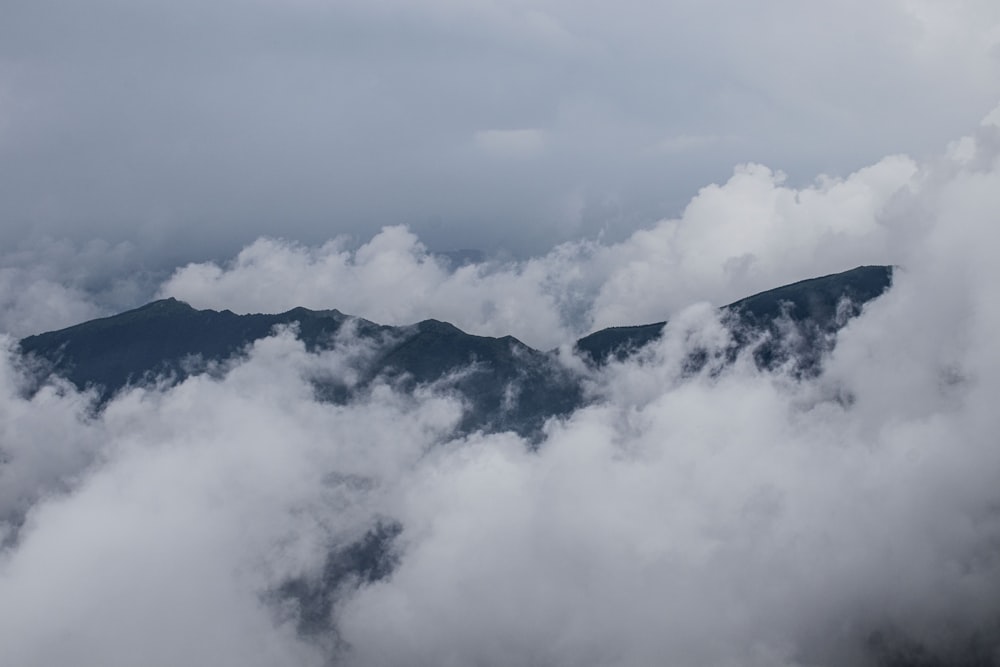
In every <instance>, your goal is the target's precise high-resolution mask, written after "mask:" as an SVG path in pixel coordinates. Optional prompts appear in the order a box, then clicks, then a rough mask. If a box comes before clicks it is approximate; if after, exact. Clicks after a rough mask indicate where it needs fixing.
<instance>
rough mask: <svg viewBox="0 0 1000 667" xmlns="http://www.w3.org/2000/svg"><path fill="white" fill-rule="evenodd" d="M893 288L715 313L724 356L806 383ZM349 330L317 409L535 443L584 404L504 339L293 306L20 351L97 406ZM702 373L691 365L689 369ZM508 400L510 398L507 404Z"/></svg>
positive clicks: (112, 319)
mask: <svg viewBox="0 0 1000 667" xmlns="http://www.w3.org/2000/svg"><path fill="white" fill-rule="evenodd" d="M891 280H892V268H891V267H887V266H861V267H857V268H855V269H851V270H849V271H845V272H842V273H837V274H830V275H827V276H820V277H817V278H810V279H806V280H802V281H798V282H795V283H790V284H788V285H784V286H781V287H777V288H774V289H772V290H766V291H763V292H758V293H756V294H753V295H751V296H749V297H746V298H744V299H740V300H738V301H735V302H733V303H731V304H729V305H726V306H722V307H721V308H720V310H721V311H723V313H724V314H725V317H726V318H727V321H728V322H729V324H730V328H731V330H732V333H733V338H734V345H733V347H732V349H730V350H729V352H728V354H729V356H730V358H731V359H734V358H735V357H736V355H737V354H739V352H740V351H741V350H743V349H745V348H746V347H748V346H754V349H753V354H754V358H755V360H756V362H757V364H758V365H759V366H761V367H762V368H774V367H776V366H778V365H780V364H782V363H785V362H788V361H791V362H792V363H793V366H794V367H795V371H796V372H799V373H806V374H808V373H815V372H816V371H817V370H818V368H819V365H820V362H821V358H822V356H823V354H825V353H826V352H828V351H829V349H831V348H832V345H833V344H834V340H833V339H834V338H835V333H836V331H837V330H839V329H840V327H842V326H843V325H844V324H845V323H846V322H847V321H848V320H849V319H850V318H852V317H855V316H856V315H858V314H859V313H860V312H861V308H862V307H863V306H864V304H865V303H867V302H869V301H871V300H872V299H874V298H876V297H878V296H879V295H881V294H882V293H883V292H884V291H885V290H886V289H888V288H889V286H890V285H891ZM348 322H350V323H351V326H352V327H353V328H352V335H354V336H356V337H359V338H361V339H364V340H367V341H370V342H372V344H373V345H374V346H375V347H376V348H377V351H376V354H375V356H374V358H373V359H371V360H369V361H368V362H367V366H365V367H364V368H361V369H359V370H360V371H361V372H360V378H361V379H360V380H359V382H358V383H357V384H356V385H354V386H348V385H346V384H337V383H336V382H331V381H328V382H327V383H326V384H322V385H318V386H317V387H316V389H317V393H318V395H319V396H321V397H322V398H324V399H326V400H330V401H334V402H341V401H346V400H349V399H350V397H351V396H352V395H354V394H356V393H357V392H358V391H362V390H364V389H365V388H366V387H368V386H371V384H372V383H374V382H377V381H389V382H392V383H394V384H396V385H399V386H401V387H402V388H413V387H415V386H417V385H420V384H430V383H437V384H438V385H439V386H441V387H442V388H443V389H446V390H452V391H454V392H457V393H458V394H459V395H461V396H462V398H463V399H464V400H465V401H466V404H467V411H466V414H465V417H464V418H463V420H462V423H461V424H460V430H461V431H465V432H467V431H471V430H476V429H483V430H513V431H516V432H518V433H519V434H521V435H526V436H530V435H531V434H537V433H538V431H539V430H540V428H541V427H542V425H543V424H544V422H545V420H547V419H548V418H549V417H553V416H560V415H565V414H568V413H569V412H572V411H573V410H575V409H576V408H578V407H580V406H581V405H582V404H583V403H584V402H585V400H584V391H583V387H582V384H581V381H580V378H578V377H575V376H574V374H573V372H571V371H570V370H569V369H568V368H567V367H566V366H565V364H562V363H560V361H559V359H558V354H557V353H555V351H549V352H543V351H540V350H536V349H534V348H532V347H530V346H528V345H526V344H525V343H523V342H522V341H520V340H518V339H517V338H515V337H513V336H509V335H508V336H503V337H492V336H477V335H474V334H469V333H467V332H465V331H463V330H461V329H459V328H458V327H456V326H455V325H453V324H451V323H449V322H443V321H440V320H435V319H426V320H422V321H420V322H417V323H415V324H411V325H406V326H389V325H383V324H378V323H375V322H371V321H369V320H366V319H363V318H359V317H353V316H349V315H345V314H344V313H342V312H340V311H339V310H336V309H326V310H310V309H308V308H304V307H301V306H298V307H295V308H292V309H290V310H287V311H284V312H282V313H276V314H266V313H251V314H243V315H238V314H236V313H233V312H232V311H230V310H222V311H216V310H209V309H205V310H199V309H196V308H194V307H192V306H191V305H190V304H187V303H185V302H183V301H180V300H178V299H175V298H173V297H168V298H165V299H159V300H157V301H153V302H150V303H148V304H145V305H143V306H140V307H139V308H136V309H133V310H129V311H125V312H123V313H119V314H117V315H112V316H109V317H105V318H99V319H96V320H90V321H87V322H82V323H79V324H76V325H73V326H71V327H67V328H65V329H60V330H56V331H50V332H45V333H41V334H37V335H34V336H28V337H26V338H23V339H21V340H20V341H19V343H18V347H19V349H20V351H21V352H22V353H24V354H26V355H29V356H30V357H33V358H34V359H36V360H38V361H39V362H40V365H41V366H42V367H43V372H42V373H41V375H40V377H39V382H44V381H45V380H46V378H47V377H48V376H49V375H50V374H55V375H59V376H62V377H64V378H66V379H67V380H69V381H70V382H72V383H73V384H74V385H75V386H76V387H77V388H79V389H93V390H95V391H96V392H97V393H98V396H99V402H100V403H101V404H103V403H104V402H106V401H108V400H110V399H111V398H112V397H113V396H114V395H115V393H117V392H119V391H121V390H122V389H124V388H126V387H129V386H133V385H138V384H144V383H146V382H150V381H152V380H154V379H157V378H163V377H167V378H171V379H172V381H173V382H179V381H182V380H183V379H184V378H186V377H188V376H190V375H194V374H198V373H199V372H203V371H204V369H205V368H206V367H207V365H208V362H221V361H226V360H228V359H232V358H234V357H237V356H239V355H241V354H244V353H245V351H246V349H247V348H248V346H249V345H250V344H251V343H253V342H254V341H256V340H259V339H261V338H264V337H266V336H269V335H271V334H272V333H273V331H274V329H275V327H277V326H281V325H293V324H294V325H295V326H296V327H297V331H296V335H297V337H298V338H299V339H300V340H302V342H303V343H304V344H305V346H306V348H307V349H308V350H309V351H318V350H326V349H334V348H335V347H336V346H337V339H336V337H337V335H338V334H339V333H340V332H341V331H342V329H343V327H344V326H345V324H346V323H348ZM782 323H784V324H785V325H787V324H791V325H792V326H793V327H794V329H795V331H796V334H797V335H796V336H795V337H794V338H795V340H794V341H792V340H790V338H789V337H788V335H787V332H785V331H783V330H782V328H781V325H782ZM665 324H666V320H665V321H663V322H658V323H653V324H646V325H636V326H623V327H610V328H606V329H601V330H599V331H595V332H593V333H591V334H589V335H587V336H584V337H583V338H580V339H579V340H577V341H576V342H575V344H574V345H573V351H574V352H575V353H576V354H577V355H579V356H580V357H581V358H582V359H584V361H585V362H586V364H587V365H588V366H589V367H591V368H596V367H600V366H601V365H603V364H606V363H609V362H611V361H612V360H623V359H626V358H628V357H629V356H630V355H632V354H635V353H636V352H637V351H638V350H640V349H642V348H643V347H645V346H646V345H648V344H650V343H651V342H653V341H655V340H657V339H658V338H659V337H660V335H661V334H662V331H663V327H664V326H665ZM786 328H787V326H786ZM198 361H200V362H201V364H200V366H199V363H197V362H198ZM703 363H704V360H699V359H698V358H697V357H694V358H693V359H692V362H691V369H692V370H697V369H698V368H700V364H703ZM199 369H200V370H199ZM458 370H462V371H463V372H462V373H457V372H456V371H458ZM512 394H513V395H514V396H515V397H516V398H517V400H515V401H513V403H512V401H511V396H512Z"/></svg>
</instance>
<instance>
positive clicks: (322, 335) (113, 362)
mask: <svg viewBox="0 0 1000 667" xmlns="http://www.w3.org/2000/svg"><path fill="white" fill-rule="evenodd" d="M891 281H892V269H891V268H890V267H885V266H866V267H859V268H856V269H853V270H851V271H847V272H844V273H839V274H834V275H829V276H824V277H821V278H814V279H811V280H804V281H801V282H797V283H794V284H791V285H786V286H784V287H779V288H777V289H773V290H769V291H766V292H761V293H759V294H755V295H753V296H750V297H747V298H745V299H742V300H740V301H737V302H735V303H732V304H729V305H728V306H724V307H723V308H722V309H721V310H722V312H723V319H724V321H725V322H726V323H727V324H728V325H729V327H730V329H731V331H732V332H733V343H732V346H731V347H730V348H729V350H727V355H728V357H729V358H730V359H733V358H735V357H736V355H738V354H739V352H740V351H741V350H745V349H748V348H749V349H751V350H752V353H753V357H754V359H755V360H756V363H757V364H758V365H759V366H760V367H761V368H775V367H778V366H783V367H785V368H787V369H790V370H791V371H792V372H795V373H800V374H810V373H815V372H816V371H817V370H818V369H819V364H820V363H821V360H822V356H823V354H824V353H825V352H826V351H827V350H829V349H831V347H832V346H833V344H834V343H835V334H836V332H837V331H838V330H839V329H840V328H841V327H843V326H844V324H845V323H846V322H847V321H848V320H849V319H850V318H851V317H854V316H856V315H858V314H859V313H860V312H861V309H862V307H863V306H864V304H866V303H868V302H869V301H871V300H872V299H874V298H876V297H878V296H879V295H881V294H882V293H883V292H884V291H885V290H886V289H888V287H889V286H890V284H891ZM665 324H666V322H659V323H655V324H647V325H642V326H626V327H613V328H609V329H603V330H601V331H597V332H595V333H592V334H590V335H588V336H586V337H584V338H581V339H580V340H578V341H577V342H576V344H575V346H574V349H575V352H576V353H577V354H578V355H579V356H580V357H581V358H582V359H584V361H585V363H586V365H587V366H588V367H589V368H590V369H591V371H595V372H596V371H598V370H599V369H600V368H601V367H602V366H604V365H606V364H608V363H612V362H613V361H615V360H624V359H627V358H629V357H630V356H632V355H636V354H637V353H639V352H640V351H641V350H642V349H643V348H644V347H645V346H647V345H649V344H650V343H652V342H654V341H655V340H657V339H658V338H659V337H660V336H661V333H662V331H663V327H664V325H665ZM282 325H286V326H289V325H291V326H294V327H295V330H296V335H297V336H298V337H299V338H300V339H301V340H302V341H303V343H304V344H305V346H306V348H307V349H309V350H311V351H319V350H327V349H336V348H337V347H338V346H339V345H342V344H343V343H344V341H345V340H353V341H358V340H361V341H364V342H366V343H368V344H369V346H370V347H369V348H368V349H369V353H368V354H367V355H362V356H361V358H359V360H358V365H357V369H356V370H357V372H358V376H357V378H356V379H354V380H352V381H350V382H348V381H347V380H344V379H341V380H336V379H333V380H331V379H325V380H317V381H314V387H315V390H316V393H317V396H318V397H320V398H321V399H324V400H328V401H333V402H345V401H349V400H350V399H351V398H352V397H353V396H355V395H358V394H359V393H362V392H365V391H366V390H368V389H369V388H370V387H371V386H372V385H373V383H376V382H390V383H393V384H395V385H396V386H399V387H401V388H403V389H412V388H414V387H416V386H418V385H426V384H430V383H433V384H435V386H437V387H440V388H442V389H444V390H452V391H454V392H456V393H457V394H459V395H460V396H461V397H462V398H463V400H464V401H465V403H466V405H467V410H466V412H465V416H464V418H463V420H462V422H461V423H460V424H459V427H458V430H459V432H466V433H467V432H470V431H473V430H477V429H483V430H486V431H497V430H513V431H515V432H517V433H519V434H521V435H523V436H525V437H527V438H529V441H530V442H535V443H537V442H538V440H539V434H540V431H541V427H542V426H543V425H544V423H545V421H546V420H547V419H548V418H550V417H553V416H560V415H566V414H569V413H571V412H572V411H573V410H575V409H577V408H579V407H580V406H582V405H583V404H584V403H585V401H586V395H585V392H584V390H583V385H584V378H583V377H582V375H581V374H580V373H578V372H572V371H570V370H569V369H568V368H567V367H566V366H565V365H564V364H562V363H560V361H559V357H558V354H557V353H556V352H542V351H539V350H535V349H533V348H531V347H529V346H527V345H525V344H524V343H522V342H521V341H519V340H517V339H516V338H513V337H511V336H505V337H502V338H492V337H487V336H474V335H471V334H468V333H465V332H463V331H461V330H460V329H458V328H456V327H454V326H452V325H451V324H448V323H446V322H439V321H437V320H425V321H423V322H419V323H417V324H414V325H411V326H403V327H391V326H384V325H380V324H376V323H374V322H370V321H368V320H364V319H360V318H353V317H349V316H347V315H345V314H343V313H341V312H339V311H336V310H319V311H314V310H308V309H306V308H294V309H292V310H289V311H287V312H284V313H279V314H274V315H267V314H251V315H237V314H235V313H233V312H231V311H228V310H223V311H214V310H197V309H195V308H192V307H191V306H189V305H188V304H186V303H183V302H180V301H177V300H176V299H163V300H160V301H155V302H153V303H150V304H148V305H145V306H142V307H141V308H137V309H135V310H131V311H128V312H125V313H121V314H119V315H115V316H112V317H107V318H103V319H98V320H93V321H90V322H84V323H82V324H78V325H76V326H72V327H69V328H67V329H62V330H59V331H51V332H48V333H43V334H39V335H35V336H29V337H27V338H25V339H23V340H21V341H20V343H19V345H20V350H21V351H22V352H23V353H24V354H25V355H28V356H29V357H31V358H33V359H34V360H35V361H36V363H35V366H37V367H38V368H39V375H38V378H37V382H38V383H39V386H41V384H42V383H44V382H46V381H47V379H48V378H49V377H50V376H51V375H58V376H62V377H64V378H66V379H67V380H69V381H70V382H72V383H73V384H74V385H76V386H77V387H78V388H80V389H85V388H90V389H93V390H95V391H96V393H97V396H98V405H97V408H98V409H100V407H101V406H102V405H103V404H104V403H106V402H107V401H108V400H110V399H111V398H112V397H113V396H114V395H115V393H116V392H118V391H121V390H122V389H123V388H126V387H128V386H130V385H141V384H143V383H147V382H151V381H159V382H163V381H164V380H166V381H167V382H179V381H181V380H182V379H184V378H185V377H188V376H190V375H193V374H198V373H224V372H225V368H226V363H225V362H227V361H229V360H233V359H238V358H239V357H240V356H241V355H245V354H246V353H247V348H248V346H249V345H251V344H252V343H253V342H254V341H256V340H259V339H261V338H264V337H266V336H268V335H270V334H271V333H272V332H273V331H274V329H275V327H277V326H282ZM704 361H705V359H704V358H701V357H699V355H698V353H695V354H694V355H693V356H692V358H691V359H690V360H689V363H688V364H687V365H686V367H689V368H690V370H691V371H692V372H693V371H696V370H697V369H698V368H699V367H700V365H701V364H703V363H704ZM583 375H585V373H584V374H583ZM401 531H402V526H401V525H400V524H399V523H397V522H395V521H394V520H393V519H392V518H385V519H384V520H382V521H380V522H379V523H378V525H376V526H374V527H373V528H371V529H370V530H369V531H368V532H367V533H365V534H363V535H360V536H357V539H356V540H355V541H353V542H352V541H349V542H346V543H344V544H337V545H331V546H330V548H329V550H328V553H327V555H326V559H325V564H324V566H323V569H322V572H321V573H320V574H319V576H318V577H312V578H310V577H297V578H290V579H288V580H287V581H285V582H284V583H283V584H282V585H281V586H279V587H277V588H276V589H274V590H272V591H270V592H269V593H268V595H269V596H270V599H271V601H272V602H274V603H276V604H277V605H278V606H283V605H284V604H285V603H290V604H291V605H292V607H293V608H295V609H296V610H297V624H298V630H299V632H300V633H301V634H303V635H304V636H311V637H315V638H320V637H322V636H324V633H328V632H331V629H330V618H331V612H332V610H333V608H334V604H335V599H336V595H337V592H338V591H340V590H342V588H343V587H345V586H347V585H349V584H350V582H367V583H370V582H374V581H378V580H380V579H383V578H385V577H387V576H389V575H390V574H391V573H392V572H393V570H394V569H395V567H396V565H397V560H396V556H395V554H396V549H395V548H394V544H395V540H396V539H397V537H398V536H399V535H400V533H401ZM332 632H334V634H335V633H336V628H334V629H333V630H332ZM317 641H319V639H317ZM884 644H885V646H884V647H883V645H882V644H879V646H878V647H876V648H878V649H879V650H883V648H884V651H886V652H888V653H887V655H889V656H890V658H892V656H895V655H896V653H892V651H896V648H895V644H891V643H884ZM904 657H905V656H904ZM883 662H884V664H911V663H908V662H906V660H905V659H903V660H902V661H897V662H893V660H892V659H888V658H887V659H886V660H885V661H883ZM912 664H918V663H912ZM919 664H923V663H919Z"/></svg>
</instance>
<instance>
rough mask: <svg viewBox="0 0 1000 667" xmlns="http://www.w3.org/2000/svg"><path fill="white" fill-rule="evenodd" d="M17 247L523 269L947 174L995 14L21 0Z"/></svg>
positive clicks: (982, 76) (991, 9)
mask: <svg viewBox="0 0 1000 667" xmlns="http://www.w3.org/2000/svg"><path fill="white" fill-rule="evenodd" d="M3 13H4V20H3V21H2V25H0V220H2V223H3V224H2V226H0V230H2V231H0V243H2V244H3V246H4V247H5V248H21V247H23V246H25V245H28V246H30V245H31V243H32V242H37V240H38V239H44V240H48V239H54V240H57V241H62V240H69V241H70V242H72V243H75V244H77V245H85V244H87V243H89V242H92V241H93V240H95V239H100V240H102V241H104V242H106V243H109V244H111V245H112V246H114V245H117V244H119V243H122V242H126V243H129V244H132V245H133V246H135V250H134V251H135V252H136V253H137V255H138V257H139V258H140V259H141V260H142V262H143V263H144V264H146V265H149V266H151V267H153V268H158V269H163V268H164V267H166V268H171V267H172V265H173V264H176V263H180V262H184V261H194V260H199V261H201V260H206V259H224V258H226V257H229V256H231V255H233V254H235V253H236V252H238V251H239V249H240V248H242V247H243V246H245V245H247V244H249V243H251V242H253V241H254V240H255V239H256V238H257V237H259V236H262V235H265V236H276V237H282V238H289V239H293V240H296V241H300V242H303V243H307V244H309V245H317V244H322V243H323V242H325V241H327V240H328V239H331V238H334V237H337V236H339V235H342V234H346V235H349V236H350V237H351V239H352V242H353V243H354V244H355V245H360V244H361V243H364V242H365V241H366V240H368V239H369V238H370V237H371V236H373V235H375V234H377V233H378V231H379V230H380V229H381V228H382V227H383V226H392V225H406V226H408V227H409V228H410V229H411V230H413V231H414V233H416V234H417V235H418V236H419V237H420V238H421V239H422V240H423V242H424V243H426V244H427V245H428V247H429V248H431V249H432V250H435V251H441V250H452V249H457V248H475V249H479V250H483V251H485V252H488V253H494V252H498V253H507V254H512V255H513V256H515V257H522V258H523V257H526V256H531V255H535V254H539V253H543V252H546V251H547V250H549V248H551V247H552V246H553V245H556V244H558V243H561V242H564V241H568V240H576V239H580V238H599V237H603V238H605V239H606V240H609V241H620V240H622V239H624V238H626V237H627V236H628V235H629V234H630V233H631V232H633V231H635V230H636V229H640V228H644V227H647V226H649V225H650V224H652V223H654V222H656V221H657V220H660V219H664V218H670V217H674V216H676V215H678V214H679V213H680V212H681V211H682V210H683V208H684V206H685V205H686V204H687V203H688V201H689V200H690V199H691V197H692V196H694V195H695V194H696V193H697V191H698V190H699V189H700V188H701V187H703V186H705V185H708V184H709V183H713V182H715V183H719V182H723V181H725V180H726V179H728V178H729V176H730V175H731V174H732V170H733V168H734V167H735V166H736V165H739V164H743V163H748V162H752V163H762V164H766V165H767V166H769V167H770V168H772V169H774V170H780V171H782V172H784V173H786V174H787V175H788V176H789V179H790V182H791V183H793V184H795V185H803V184H806V183H809V182H811V181H812V179H814V178H815V177H816V176H818V175H820V174H826V175H830V176H834V177H845V176H847V175H848V174H850V173H852V172H854V171H856V170H857V169H859V168H861V167H863V166H866V165H869V164H872V163H873V162H875V161H877V160H878V159H879V158H881V157H883V156H885V155H889V154H897V153H906V154H910V155H913V156H914V157H917V158H923V157H927V156H930V155H933V154H935V153H936V152H938V151H940V149H941V148H942V147H943V145H944V144H945V143H946V142H947V141H950V140H951V139H953V138H955V137H957V136H960V135H962V134H963V133H965V132H966V131H967V129H968V128H969V127H972V126H973V125H974V124H975V123H977V122H978V121H979V119H980V118H981V117H982V116H983V115H985V114H986V113H987V112H988V111H989V110H990V109H992V108H993V106H994V105H995V104H996V102H997V100H998V99H1000V54H998V50H997V43H998V25H1000V8H998V7H997V5H996V3H994V2H990V1H989V0H959V1H956V2H950V3H947V5H945V4H942V3H940V2H936V1H934V0H877V1H875V2H861V1H855V0H849V1H846V2H837V3H815V2H813V3H801V2H790V1H783V0H768V1H767V2H762V3H754V4H752V5H750V4H747V3H740V2H732V1H731V0H713V1H711V2H704V1H699V2H689V1H687V0H679V1H675V2H669V3H666V2H658V1H652V0H625V1H623V2H617V3H614V4H613V5H611V4H608V3H602V2H579V1H576V0H574V1H570V0H543V1H537V2H527V1H520V0H462V1H461V2H459V1H457V0H381V1H380V2H367V1H366V2H360V1H355V0H338V1H336V2H333V1H323V0H280V1H276V0H212V1H210V2H201V1H199V2H190V1H188V0H180V1H175V2H166V1H164V0H144V1H143V2H121V1H120V0H94V1H93V2H88V3H86V4H85V5H84V4H79V3H73V2H66V1H65V0H62V1H60V0H32V1H27V0H6V2H5V3H4V12H3Z"/></svg>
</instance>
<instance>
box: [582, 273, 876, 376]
mask: <svg viewBox="0 0 1000 667" xmlns="http://www.w3.org/2000/svg"><path fill="white" fill-rule="evenodd" d="M891 284H892V267H890V266H859V267H858V268H856V269H851V270H850V271H845V272H843V273H836V274H833V275H829V276H823V277H821V278H811V279H809V280H802V281H799V282H796V283H792V284H791V285H785V286H784V287H778V288H776V289H772V290H768V291H766V292H761V293H759V294H755V295H753V296H749V297H747V298H745V299H741V300H739V301H736V302H734V303H731V304H729V305H728V306H723V307H722V310H723V311H725V312H726V313H727V314H728V315H729V316H730V320H729V321H730V325H731V327H732V329H733V332H734V338H735V340H736V347H735V348H734V349H733V350H732V353H733V355H735V354H736V353H738V352H739V350H740V349H743V348H744V347H745V346H746V345H749V344H751V343H753V342H755V341H757V340H759V339H760V337H761V336H762V335H764V334H766V335H767V336H768V338H769V340H767V341H765V342H764V343H763V344H762V345H760V346H759V347H758V348H757V349H756V350H755V352H754V354H755V357H756V358H757V361H758V363H759V364H760V365H761V366H762V367H765V368H772V367H774V366H775V365H777V364H779V363H782V362H784V361H785V360H787V358H788V356H789V355H795V356H797V358H798V364H799V367H800V368H801V369H802V370H809V369H815V368H816V365H817V364H818V361H819V358H820V357H821V356H822V354H823V353H824V352H826V351H827V350H828V349H829V348H830V347H831V345H832V341H830V340H828V338H829V336H830V334H834V333H836V331H837V330H838V329H840V328H841V327H842V326H844V324H845V323H846V322H847V320H848V319H850V318H852V317H856V316H857V315H858V314H860V312H861V307H862V306H863V305H864V304H865V303H867V302H868V301H871V300H872V299H874V298H876V297H878V296H880V295H881V294H882V293H883V292H885V291H886V290H887V289H888V288H889V286H890V285H891ZM664 325H666V322H665V321H664V322H657V323H655V324H645V325H641V326H631V327H611V328H609V329H602V330H600V331H597V332H595V333H592V334H590V335H589V336H586V337H584V338H581V339H580V340H579V341H577V343H576V350H577V352H578V353H579V354H581V355H582V356H583V357H584V358H585V359H588V360H589V361H591V362H592V363H595V364H603V363H606V362H607V361H609V360H610V359H612V358H615V359H618V360H621V359H624V358H626V357H628V356H629V355H631V354H633V353H634V352H635V351H637V350H638V349H640V348H642V347H643V346H644V345H646V344H647V343H649V342H651V341H654V340H656V339H658V338H659V337H660V334H661V333H662V332H663V327H664ZM783 326H784V329H783V328H782V327H783ZM790 331H791V332H793V333H794V334H795V340H794V341H793V340H790V337H789V332H790Z"/></svg>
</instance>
